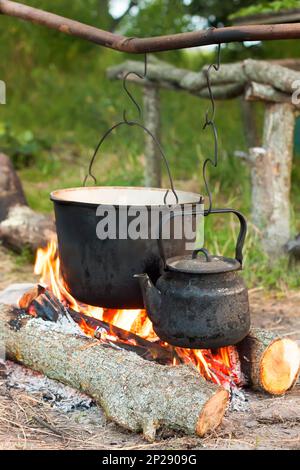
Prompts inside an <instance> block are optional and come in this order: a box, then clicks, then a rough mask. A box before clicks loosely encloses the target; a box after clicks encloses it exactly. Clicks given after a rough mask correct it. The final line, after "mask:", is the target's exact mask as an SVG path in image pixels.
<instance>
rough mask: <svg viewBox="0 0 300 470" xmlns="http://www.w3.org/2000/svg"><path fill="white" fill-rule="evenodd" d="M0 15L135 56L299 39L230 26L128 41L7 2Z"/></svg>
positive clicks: (278, 30)
mask: <svg viewBox="0 0 300 470" xmlns="http://www.w3.org/2000/svg"><path fill="white" fill-rule="evenodd" d="M0 13H2V14H4V15H8V16H14V17H17V18H21V19H23V20H26V21H31V22H33V23H36V24H40V25H43V26H47V27H48V28H52V29H56V30H58V31H61V32H62V33H65V34H69V35H72V36H77V37H80V38H81V39H85V40H88V41H91V42H94V43H96V44H99V45H101V46H105V47H108V48H111V49H115V50H117V51H124V52H131V53H135V54H141V53H145V52H158V51H168V50H174V49H185V48H189V47H196V46H204V45H208V44H219V43H230V42H242V41H263V40H266V41H269V40H274V39H298V38H300V23H293V24H275V25H249V26H230V27H226V28H217V29H208V30H202V31H194V32H189V33H179V34H171V35H167V36H156V37H152V38H128V37H126V36H121V35H118V34H114V33H110V32H108V31H104V30H102V29H98V28H95V27H93V26H89V25H86V24H83V23H80V22H79V21H74V20H71V19H68V18H64V17H62V16H59V15H55V14H53V13H49V12H46V11H43V10H39V9H37V8H32V7H29V6H26V5H23V4H21V3H17V2H11V1H9V0H0Z"/></svg>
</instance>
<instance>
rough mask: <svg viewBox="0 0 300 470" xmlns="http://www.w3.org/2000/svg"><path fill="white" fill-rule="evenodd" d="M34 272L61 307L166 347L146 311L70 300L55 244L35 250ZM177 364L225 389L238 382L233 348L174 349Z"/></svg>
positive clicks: (90, 332) (89, 330) (112, 336)
mask: <svg viewBox="0 0 300 470" xmlns="http://www.w3.org/2000/svg"><path fill="white" fill-rule="evenodd" d="M34 272H35V274H36V275H39V276H40V283H41V284H43V285H45V287H47V288H48V289H49V290H50V291H51V292H52V293H53V294H54V295H55V296H56V297H57V298H58V299H59V300H60V301H61V302H62V303H63V304H64V305H66V306H68V307H70V308H72V309H73V310H75V311H77V312H80V313H83V314H85V315H88V316H91V317H94V318H96V319H98V320H102V321H105V322H107V323H109V324H111V325H114V326H116V327H119V328H122V329H123V330H126V331H128V332H131V333H134V334H136V335H138V336H140V337H142V338H144V339H146V340H148V341H151V342H159V344H160V345H161V346H164V347H168V348H169V347H170V346H169V345H168V344H167V343H164V342H162V341H160V339H159V338H158V337H157V335H156V334H155V332H154V330H153V327H152V323H151V321H150V319H149V318H148V316H147V313H146V310H143V309H135V310H126V309H122V310H121V309H120V310H112V309H105V308H101V307H94V306H91V305H86V304H82V303H80V302H78V301H77V300H76V299H74V297H73V296H72V295H71V294H70V293H69V292H68V289H67V286H66V284H65V282H64V280H63V278H62V276H61V273H60V260H59V256H58V250H57V245H56V242H55V241H53V240H52V241H51V242H49V244H48V246H47V247H46V248H40V249H38V251H37V255H36V261H35V266H34ZM80 327H81V328H82V329H83V331H84V332H85V333H86V334H88V335H91V336H94V333H95V330H94V329H93V328H91V327H90V326H88V325H87V324H86V322H85V321H84V320H82V323H81V324H80ZM109 339H110V340H115V341H117V340H118V337H117V336H116V335H115V334H114V333H113V332H111V333H109ZM180 362H183V363H186V364H192V365H193V366H195V367H196V368H197V369H198V371H199V373H200V374H201V375H202V376H203V377H204V378H206V379H208V380H211V381H213V382H215V383H217V384H218V385H222V386H223V387H225V388H227V389H230V388H232V387H234V386H237V385H239V384H240V382H241V380H242V377H241V372H240V367H239V359H238V354H237V352H236V349H235V347H234V346H227V347H224V348H219V349H217V350H210V349H183V348H174V360H173V365H177V364H179V363H180Z"/></svg>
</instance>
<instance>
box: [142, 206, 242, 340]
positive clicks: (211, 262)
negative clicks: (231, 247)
mask: <svg viewBox="0 0 300 470" xmlns="http://www.w3.org/2000/svg"><path fill="white" fill-rule="evenodd" d="M211 212H212V213H226V212H233V213H234V214H235V215H236V216H237V217H238V218H239V221H240V233H239V236H238V240H237V245H236V254H235V259H231V258H225V257H222V256H212V255H210V254H209V252H208V251H207V250H205V249H203V248H202V249H200V250H195V251H194V252H193V254H192V255H188V256H176V257H173V258H170V259H166V253H165V251H164V244H163V243H162V241H161V240H160V239H159V245H160V252H161V255H162V258H163V261H164V265H165V270H164V272H163V274H162V276H161V277H160V278H159V279H158V280H157V282H156V283H155V282H152V280H151V278H150V277H149V276H148V274H147V273H144V274H140V275H137V276H136V277H137V278H138V279H139V281H140V285H141V290H142V292H143V296H144V304H145V308H146V309H147V314H148V316H149V318H150V319H151V321H152V323H153V328H154V331H155V332H156V334H157V335H158V336H159V337H160V339H161V340H163V341H166V342H168V343H169V344H172V345H174V346H179V347H182V348H197V349H198V348H199V349H208V348H219V347H223V346H227V345H233V344H236V343H238V342H239V341H241V340H242V339H243V338H244V337H245V336H246V335H247V334H248V332H249V329H250V313H249V302H248V292H247V288H246V286H245V284H244V281H243V279H242V277H241V276H240V275H239V273H238V271H239V270H240V269H241V268H242V261H243V254H242V249H243V244H244V240H245V236H246V231H247V224H246V220H245V218H244V216H243V215H242V214H241V213H240V212H238V211H235V210H232V209H214V210H212V211H211ZM200 252H201V255H202V256H201V255H200Z"/></svg>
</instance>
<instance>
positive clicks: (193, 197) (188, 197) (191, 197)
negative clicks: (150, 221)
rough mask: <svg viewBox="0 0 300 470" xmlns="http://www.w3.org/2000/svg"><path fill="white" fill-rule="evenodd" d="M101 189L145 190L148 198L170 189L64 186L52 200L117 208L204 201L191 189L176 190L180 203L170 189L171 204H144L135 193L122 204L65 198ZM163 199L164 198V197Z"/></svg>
mask: <svg viewBox="0 0 300 470" xmlns="http://www.w3.org/2000/svg"><path fill="white" fill-rule="evenodd" d="M95 190H96V191H99V190H100V191H101V190H104V191H109V190H112V191H114V192H115V193H116V194H119V195H120V193H121V192H122V191H124V192H125V191H143V192H144V193H149V195H148V198H149V197H150V195H151V192H153V191H154V192H156V194H157V192H160V193H163V196H164V195H165V193H166V191H168V189H167V188H149V187H148V188H147V187H142V186H87V187H74V188H64V189H57V190H55V191H52V192H51V193H50V200H51V201H53V202H55V203H58V204H61V205H75V206H84V207H98V206H100V205H101V206H108V207H111V206H114V207H116V208H118V207H130V206H134V207H137V208H138V207H140V208H145V207H146V208H151V207H158V208H159V207H162V206H165V207H168V206H169V205H170V203H171V205H172V207H176V206H177V207H183V206H185V205H188V204H189V205H195V204H199V201H200V199H202V203H203V201H204V198H203V196H201V195H200V194H198V193H194V192H190V191H181V190H179V191H176V194H177V195H178V198H179V202H178V203H175V204H172V199H174V196H173V193H172V191H171V190H169V194H168V197H167V199H168V198H170V202H169V204H166V203H164V202H154V203H149V202H146V203H145V204H142V203H141V202H140V198H139V197H138V195H137V194H134V196H136V197H135V198H134V200H133V201H131V202H130V203H124V204H121V203H120V202H115V203H114V202H113V201H111V202H108V201H105V202H102V203H101V202H89V201H87V200H74V199H69V198H66V197H65V198H64V197H63V196H64V195H68V196H69V193H71V192H77V193H80V192H83V191H85V192H87V191H95ZM180 196H182V197H183V199H185V200H183V201H182V202H180ZM162 200H163V198H162Z"/></svg>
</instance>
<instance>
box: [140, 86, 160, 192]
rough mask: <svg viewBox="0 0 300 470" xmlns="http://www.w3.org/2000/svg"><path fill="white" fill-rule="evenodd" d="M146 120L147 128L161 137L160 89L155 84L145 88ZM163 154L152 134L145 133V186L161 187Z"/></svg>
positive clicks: (157, 137)
mask: <svg viewBox="0 0 300 470" xmlns="http://www.w3.org/2000/svg"><path fill="white" fill-rule="evenodd" d="M143 93H144V120H145V126H146V127H147V129H148V130H149V131H150V132H151V133H152V134H153V135H154V136H155V137H156V139H157V140H158V141H159V139H160V102H159V89H158V87H154V86H146V87H144V88H143ZM161 159H162V157H161V154H160V152H159V150H158V147H157V145H156V144H155V142H154V140H153V139H152V138H151V137H150V135H148V134H146V135H145V186H147V187H155V188H160V187H161Z"/></svg>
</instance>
